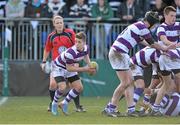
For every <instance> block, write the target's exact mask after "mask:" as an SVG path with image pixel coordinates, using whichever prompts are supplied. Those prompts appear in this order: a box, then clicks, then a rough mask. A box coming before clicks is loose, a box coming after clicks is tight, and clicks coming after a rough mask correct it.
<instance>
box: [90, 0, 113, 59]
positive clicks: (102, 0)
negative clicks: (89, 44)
mask: <svg viewBox="0 0 180 125" xmlns="http://www.w3.org/2000/svg"><path fill="white" fill-rule="evenodd" d="M91 11H92V17H94V18H96V19H97V21H104V22H105V21H106V20H108V19H110V18H113V10H112V8H111V6H110V5H109V4H108V2H107V0H98V3H97V4H96V5H94V6H93V7H92V9H91ZM110 29H111V24H107V23H103V25H100V27H99V30H100V32H99V37H100V39H101V41H96V42H98V43H99V58H102V59H103V58H104V57H106V56H107V53H108V52H107V44H108V43H109V41H108V40H107V39H106V36H108V35H109V31H110Z"/></svg>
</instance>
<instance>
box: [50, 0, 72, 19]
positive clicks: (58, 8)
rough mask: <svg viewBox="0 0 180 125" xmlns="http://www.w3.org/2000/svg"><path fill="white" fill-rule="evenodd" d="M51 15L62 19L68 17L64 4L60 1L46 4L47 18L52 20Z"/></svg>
mask: <svg viewBox="0 0 180 125" xmlns="http://www.w3.org/2000/svg"><path fill="white" fill-rule="evenodd" d="M53 15H61V16H62V17H67V16H68V10H67V7H66V3H65V2H63V1H62V0H49V3H48V17H49V18H52V17H53Z"/></svg>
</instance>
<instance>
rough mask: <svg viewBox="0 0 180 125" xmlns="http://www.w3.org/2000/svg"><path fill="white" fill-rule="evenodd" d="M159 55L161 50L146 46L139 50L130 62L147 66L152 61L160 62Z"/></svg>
mask: <svg viewBox="0 0 180 125" xmlns="http://www.w3.org/2000/svg"><path fill="white" fill-rule="evenodd" d="M159 57H160V51H159V50H156V49H154V48H150V47H145V48H143V49H141V50H140V51H138V52H137V53H136V54H135V55H134V56H133V57H131V59H130V62H131V63H132V64H135V65H138V66H140V67H147V66H149V65H151V64H152V63H158V60H159Z"/></svg>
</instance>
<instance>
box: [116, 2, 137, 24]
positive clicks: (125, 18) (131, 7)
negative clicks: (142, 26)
mask: <svg viewBox="0 0 180 125" xmlns="http://www.w3.org/2000/svg"><path fill="white" fill-rule="evenodd" d="M118 17H120V19H122V22H126V23H133V22H135V21H137V19H139V17H140V7H139V6H138V5H136V4H135V0H126V1H125V2H123V3H122V4H121V5H120V6H119V8H118Z"/></svg>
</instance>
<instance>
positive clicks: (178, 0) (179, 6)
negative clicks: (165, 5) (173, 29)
mask: <svg viewBox="0 0 180 125" xmlns="http://www.w3.org/2000/svg"><path fill="white" fill-rule="evenodd" d="M174 2H175V4H176V13H177V18H180V0H174Z"/></svg>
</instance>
